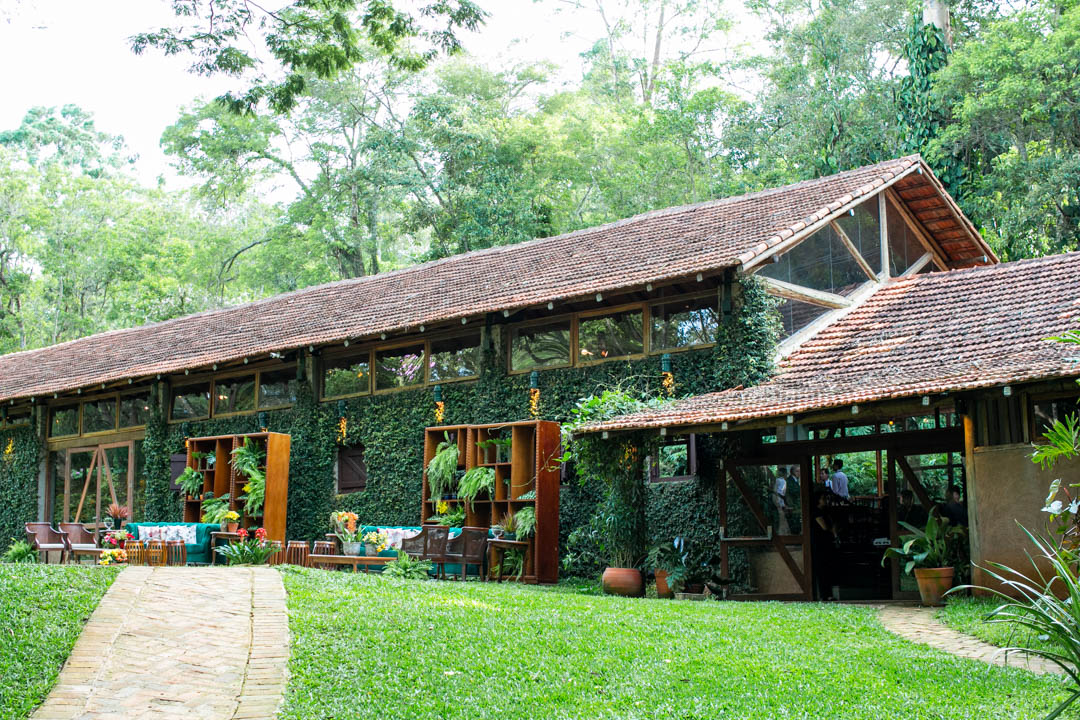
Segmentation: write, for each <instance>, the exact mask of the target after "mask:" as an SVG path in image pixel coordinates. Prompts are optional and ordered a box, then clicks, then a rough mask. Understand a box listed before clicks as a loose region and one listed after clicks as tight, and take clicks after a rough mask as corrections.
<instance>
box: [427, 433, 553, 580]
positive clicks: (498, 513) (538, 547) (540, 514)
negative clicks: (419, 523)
mask: <svg viewBox="0 0 1080 720" xmlns="http://www.w3.org/2000/svg"><path fill="white" fill-rule="evenodd" d="M447 434H449V435H450V437H451V438H453V439H454V440H455V441H456V442H457V444H458V469H459V471H465V470H471V469H472V468H474V467H480V466H484V467H491V468H494V470H495V492H494V497H490V498H489V497H480V498H477V499H476V501H475V502H474V503H473V506H472V507H468V506H466V508H465V525H466V526H468V527H491V526H492V525H495V524H497V523H499V522H501V521H502V519H503V518H504V517H505V516H506V514H507V513H509V512H517V511H518V510H521V509H522V508H526V507H533V508H535V510H536V531H535V532H534V533H533V536H532V538H530V539H529V543H530V548H529V553H528V560H527V563H526V568H525V574H524V575H523V576H522V580H523V581H524V582H542V583H554V582H557V581H558V579H559V475H560V472H559V465H558V463H557V462H556V460H557V458H558V457H559V456H560V455H561V452H560V435H559V424H558V423H555V422H550V421H547V420H531V421H522V422H511V423H494V424H490V425H446V426H440V427H430V428H427V430H426V431H425V432H424V482H423V491H422V498H423V505H422V508H423V509H422V511H421V512H422V516H421V517H422V520H423V521H424V522H428V521H429V520H430V519H431V518H432V517H433V516H435V515H437V514H438V513H436V511H435V504H434V503H433V502H431V500H432V498H431V497H430V492H429V488H428V482H427V466H428V463H429V462H431V459H432V458H433V457H435V449H436V448H437V447H438V445H439V443H440V442H443V441H444V439H445V438H446V436H447ZM505 437H509V438H511V444H510V450H509V455H508V457H505V458H504V457H500V453H499V451H498V448H497V447H495V446H491V445H488V446H485V445H481V443H485V442H486V441H487V440H490V439H492V438H505ZM534 491H535V496H532V497H527V498H525V497H523V496H529V495H530V494H531V493H533V492H534ZM448 502H450V503H451V504H454V503H460V502H463V501H461V500H453V499H451V500H448Z"/></svg>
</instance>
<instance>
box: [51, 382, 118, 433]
mask: <svg viewBox="0 0 1080 720" xmlns="http://www.w3.org/2000/svg"><path fill="white" fill-rule="evenodd" d="M109 399H111V400H112V401H113V426H112V428H111V429H109V430H95V431H93V432H84V430H85V429H86V406H87V405H90V404H92V403H97V402H101V401H102V400H109ZM126 429H127V428H125V430H126ZM119 431H120V393H108V394H106V395H97V396H95V397H88V398H86V399H85V400H80V401H79V433H78V435H79V437H96V436H98V435H111V434H113V433H116V432H119ZM61 437H68V436H61Z"/></svg>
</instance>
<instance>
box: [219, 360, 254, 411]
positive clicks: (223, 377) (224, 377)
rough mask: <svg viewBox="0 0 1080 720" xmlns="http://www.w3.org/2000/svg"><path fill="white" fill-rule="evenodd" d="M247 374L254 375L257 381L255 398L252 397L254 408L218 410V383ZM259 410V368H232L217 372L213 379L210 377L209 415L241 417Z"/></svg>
mask: <svg viewBox="0 0 1080 720" xmlns="http://www.w3.org/2000/svg"><path fill="white" fill-rule="evenodd" d="M245 375H250V376H251V377H252V380H253V382H254V383H255V390H254V395H253V398H252V402H253V403H254V408H252V409H251V410H234V411H233V412H218V409H217V404H218V392H217V386H218V383H219V382H221V381H222V380H231V379H233V378H238V377H244V376H245ZM257 412H259V371H258V370H248V369H246V368H244V369H242V370H230V371H228V372H223V373H216V374H214V375H213V376H212V377H211V379H210V415H209V417H211V418H219V417H239V416H241V415H251V414H253V413H257Z"/></svg>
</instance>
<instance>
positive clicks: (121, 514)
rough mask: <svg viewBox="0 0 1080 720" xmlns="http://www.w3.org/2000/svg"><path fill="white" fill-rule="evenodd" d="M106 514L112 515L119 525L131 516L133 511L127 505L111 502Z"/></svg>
mask: <svg viewBox="0 0 1080 720" xmlns="http://www.w3.org/2000/svg"><path fill="white" fill-rule="evenodd" d="M105 514H106V515H108V516H109V517H111V518H112V519H113V521H114V522H115V523H116V524H117V525H119V524H120V523H122V522H123V521H124V520H127V519H128V518H129V517H131V513H130V512H129V511H128V509H127V506H126V505H121V504H120V503H112V504H110V505H109V509H108V510H107V511H106V513H105Z"/></svg>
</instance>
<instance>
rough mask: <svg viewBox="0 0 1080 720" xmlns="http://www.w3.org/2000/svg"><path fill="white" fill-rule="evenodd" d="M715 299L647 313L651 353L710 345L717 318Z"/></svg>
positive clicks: (668, 305)
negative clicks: (650, 326)
mask: <svg viewBox="0 0 1080 720" xmlns="http://www.w3.org/2000/svg"><path fill="white" fill-rule="evenodd" d="M716 302H717V300H716V296H715V295H710V296H708V297H701V298H697V299H693V300H681V301H678V302H671V303H664V304H662V305H653V306H652V308H651V309H650V310H649V317H650V319H651V322H652V335H651V337H650V338H649V339H650V342H651V345H650V349H651V350H652V351H653V352H660V351H662V350H678V349H681V348H689V347H695V346H698V345H710V344H712V343H714V342H716V332H717V329H718V328H719V326H720V318H719V315H718V313H717V312H716Z"/></svg>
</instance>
